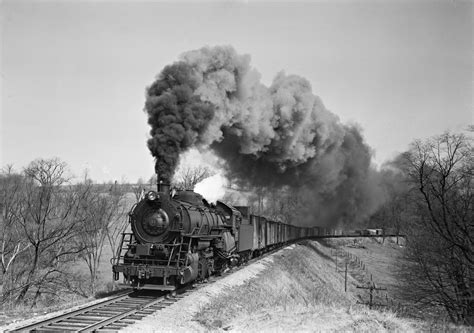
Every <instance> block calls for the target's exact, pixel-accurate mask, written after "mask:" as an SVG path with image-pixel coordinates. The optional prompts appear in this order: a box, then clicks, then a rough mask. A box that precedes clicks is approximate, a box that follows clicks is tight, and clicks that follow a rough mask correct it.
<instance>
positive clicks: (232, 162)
mask: <svg viewBox="0 0 474 333" xmlns="http://www.w3.org/2000/svg"><path fill="white" fill-rule="evenodd" d="M145 111H146V112H147V113H148V117H149V118H148V123H149V124H150V125H151V128H152V129H151V132H150V134H151V138H150V139H149V140H148V147H149V148H150V151H151V152H152V154H153V156H154V157H155V158H156V166H155V169H156V172H157V173H158V175H159V177H160V179H165V180H170V179H171V177H172V175H173V173H174V170H175V168H176V165H177V163H178V160H179V155H180V154H181V153H182V152H184V151H186V150H187V149H188V148H190V147H197V148H200V149H211V150H213V151H214V152H215V153H216V154H217V155H218V156H219V157H221V158H222V159H223V160H224V161H225V163H226V165H225V172H226V173H227V174H226V176H227V177H228V178H229V179H231V180H232V181H234V182H237V183H239V184H240V185H245V186H247V187H264V188H268V189H269V190H272V189H276V188H282V187H297V188H299V189H301V191H302V193H305V195H304V198H305V199H304V201H305V205H303V206H304V208H303V209H302V215H301V216H302V217H301V218H300V222H301V223H305V224H313V222H312V219H315V220H318V221H319V222H320V221H323V222H324V221H332V222H334V221H338V222H341V221H348V220H351V219H360V218H363V217H365V216H367V214H368V213H369V210H371V209H372V208H371V207H373V206H374V205H375V204H374V202H375V201H376V200H375V199H374V193H375V192H376V191H375V190H374V188H373V186H372V183H373V179H372V178H373V177H372V175H371V173H372V170H371V168H370V160H371V151H370V148H369V147H368V146H367V145H366V144H365V143H364V140H363V137H362V135H361V133H360V130H359V129H358V128H357V127H356V126H348V125H344V124H341V122H340V121H339V119H338V117H337V116H336V115H334V114H333V113H331V112H330V111H328V110H327V109H326V108H325V107H324V105H323V103H322V102H321V100H320V99H319V97H317V96H315V95H314V94H313V93H312V89H311V85H310V83H309V82H308V81H307V80H306V79H304V78H302V77H299V76H296V75H286V74H285V73H283V72H281V73H279V74H277V76H276V77H275V79H274V81H273V83H272V85H271V86H270V87H266V86H264V85H263V84H262V83H261V82H260V75H259V73H258V72H257V71H256V70H254V69H253V68H251V67H250V57H249V56H247V55H238V54H237V53H236V52H235V50H234V49H233V48H232V47H225V46H224V47H205V48H202V49H199V50H195V51H190V52H186V53H184V54H183V55H182V56H181V60H180V61H178V62H176V63H174V64H172V65H170V66H167V67H165V68H164V69H163V71H162V72H161V73H160V75H159V76H158V78H157V79H156V81H155V82H154V83H153V84H152V85H151V86H150V87H149V88H148V90H147V101H146V105H145ZM305 216H312V219H311V220H309V219H306V218H305ZM325 224H327V223H326V222H325Z"/></svg>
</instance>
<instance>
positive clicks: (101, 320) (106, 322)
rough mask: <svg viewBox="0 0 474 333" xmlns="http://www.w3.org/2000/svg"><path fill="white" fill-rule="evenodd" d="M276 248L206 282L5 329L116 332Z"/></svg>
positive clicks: (123, 296)
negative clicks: (172, 293)
mask: <svg viewBox="0 0 474 333" xmlns="http://www.w3.org/2000/svg"><path fill="white" fill-rule="evenodd" d="M281 248H284V246H283V247H280V248H276V249H273V250H270V251H268V252H267V253H265V254H263V255H262V256H259V257H257V258H253V259H250V260H249V261H248V262H246V263H245V264H243V265H241V266H238V267H233V268H232V269H231V270H226V271H225V272H223V273H222V274H221V275H219V276H211V277H209V279H208V280H207V281H206V282H205V283H199V284H194V285H193V284H192V285H187V286H184V287H182V288H180V289H178V290H176V295H175V296H171V293H170V292H150V291H148V292H147V291H136V292H128V293H126V294H120V295H117V296H116V297H113V298H111V299H108V300H106V301H103V302H100V303H96V304H93V305H89V306H85V307H81V308H80V309H77V310H74V311H71V312H67V313H64V314H61V315H59V316H56V317H52V318H49V319H46V320H43V321H39V322H36V323H33V324H30V325H27V326H22V327H18V328H15V329H12V330H9V331H7V332H116V331H118V330H120V329H122V328H124V327H126V326H128V325H131V324H133V323H135V322H136V321H139V320H141V319H142V318H144V317H146V316H148V315H149V314H152V313H153V312H155V311H158V310H161V309H163V308H165V307H167V306H169V305H171V304H173V303H175V302H176V301H178V300H180V299H182V298H184V297H185V296H187V295H188V294H190V293H191V292H192V291H193V290H197V289H200V288H202V287H204V286H206V285H208V284H212V283H214V282H216V281H218V280H220V279H222V278H224V277H226V276H228V275H231V274H232V273H234V272H236V271H239V270H241V269H242V268H244V267H246V266H248V265H250V264H252V263H253V262H256V261H258V260H261V259H262V258H265V257H266V256H268V255H270V254H272V253H275V252H277V251H279V250H280V249H281Z"/></svg>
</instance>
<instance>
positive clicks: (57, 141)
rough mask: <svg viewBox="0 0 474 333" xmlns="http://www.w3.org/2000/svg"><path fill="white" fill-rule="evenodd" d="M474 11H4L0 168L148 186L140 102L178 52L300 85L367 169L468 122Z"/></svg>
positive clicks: (72, 6) (127, 4)
mask: <svg viewBox="0 0 474 333" xmlns="http://www.w3.org/2000/svg"><path fill="white" fill-rule="evenodd" d="M472 9H473V8H472V3H471V2H470V1H465V2H462V1H455V0H452V1H449V0H446V1H437V2H436V1H337V2H334V1H314V2H308V1H306V2H300V3H297V4H295V3H289V2H279V3H271V2H266V1H265V2H264V1H233V2H232V1H225V2H199V1H194V2H179V3H176V2H158V1H142V2H137V1H72V0H71V1H57V2H54V1H13V0H12V1H2V3H1V13H2V18H1V22H2V23H1V29H2V30H1V42H2V45H1V79H2V80H1V84H2V87H1V118H0V120H1V128H0V131H1V132H0V134H1V135H0V138H1V142H0V144H1V150H0V166H4V165H6V164H13V165H14V166H15V167H16V168H17V169H21V168H22V167H24V166H26V165H27V164H28V163H29V162H30V161H32V160H33V159H35V158H38V157H43V158H46V157H53V156H57V157H59V158H61V159H62V160H64V161H66V162H67V163H68V164H69V166H70V168H71V169H72V171H73V173H74V174H75V175H76V176H81V174H82V173H83V170H84V169H85V168H87V169H89V173H90V176H91V177H92V178H93V179H94V180H97V181H108V180H115V179H117V180H119V181H120V180H122V179H126V180H128V181H136V180H137V179H138V178H140V177H142V178H143V179H145V180H146V179H148V178H149V177H150V176H151V175H152V174H153V170H154V162H153V159H152V157H151V155H150V153H149V151H148V148H147V147H146V139H147V137H148V131H149V128H148V125H147V123H146V116H145V114H144V112H143V105H144V101H145V89H146V87H147V86H148V85H149V84H151V83H152V82H153V79H154V77H155V76H156V75H157V74H158V73H159V72H160V71H161V69H162V68H163V67H164V66H165V65H167V64H170V63H172V62H174V61H176V60H177V59H178V57H179V55H180V54H181V53H183V52H184V51H188V50H192V49H197V48H200V47H202V46H204V45H210V46H213V45H232V46H233V47H234V48H235V49H236V50H237V52H238V53H241V54H243V53H245V54H250V56H251V59H252V60H251V64H252V66H253V67H254V68H256V69H257V70H258V71H259V72H260V73H261V75H262V80H263V82H264V83H265V84H266V85H269V84H270V83H271V81H272V80H273V78H274V76H275V75H276V74H277V73H278V72H279V71H281V70H284V71H285V72H286V73H287V74H297V75H300V76H303V77H306V78H307V79H308V80H309V81H310V82H311V84H312V87H313V92H314V93H315V94H316V95H318V96H319V97H320V98H321V99H322V101H323V102H324V104H325V106H326V107H327V108H328V109H329V110H331V111H332V112H333V113H335V114H337V115H338V116H339V117H340V118H341V120H342V121H343V122H355V123H358V124H359V125H360V126H361V127H362V128H363V133H364V136H365V138H366V141H367V143H368V144H369V145H370V146H371V147H372V148H373V149H374V154H375V161H376V162H377V163H379V164H380V163H382V162H383V161H385V160H387V159H389V158H391V157H393V156H394V155H395V154H396V153H397V152H401V151H403V150H405V149H407V147H408V144H409V143H410V142H411V141H412V140H413V139H415V138H426V137H429V136H432V135H435V134H439V133H441V132H443V131H444V130H446V129H450V130H453V131H461V130H462V129H464V128H465V127H466V126H467V125H468V124H472V123H473V122H474V121H473V103H472V97H473V79H472V74H473V66H472V65H473V52H472V51H473V49H472V28H473V26H472V14H473V12H472Z"/></svg>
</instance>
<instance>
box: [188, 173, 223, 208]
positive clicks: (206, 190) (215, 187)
mask: <svg viewBox="0 0 474 333" xmlns="http://www.w3.org/2000/svg"><path fill="white" fill-rule="evenodd" d="M226 184H227V179H226V178H225V177H224V176H222V175H221V174H220V173H218V174H215V175H214V176H211V177H208V178H206V179H204V180H202V181H201V182H199V183H197V184H196V185H195V186H194V192H196V193H199V194H201V195H202V196H203V197H204V198H205V199H206V200H207V201H208V202H214V203H215V202H216V201H217V200H222V198H223V197H224V194H225V186H226Z"/></svg>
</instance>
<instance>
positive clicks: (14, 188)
mask: <svg viewBox="0 0 474 333" xmlns="http://www.w3.org/2000/svg"><path fill="white" fill-rule="evenodd" d="M24 182H25V178H24V177H23V176H22V175H20V174H18V173H16V172H14V170H13V167H12V166H7V167H6V168H5V169H3V170H2V171H1V173H0V209H1V215H0V228H1V230H2V233H0V256H1V258H0V259H1V262H0V264H1V271H0V285H1V287H2V288H1V290H2V295H1V299H0V300H1V303H4V302H8V301H9V299H10V295H11V293H12V291H13V289H14V283H13V281H14V279H15V277H14V275H12V274H11V270H12V269H11V268H12V267H13V266H14V263H15V260H16V259H17V257H18V256H20V255H21V254H22V252H23V251H25V250H27V249H28V248H29V246H30V245H31V244H30V243H28V242H27V241H25V240H24V239H23V237H22V234H21V230H19V228H18V224H17V221H18V218H19V198H20V197H21V193H22V189H23V186H24Z"/></svg>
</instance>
